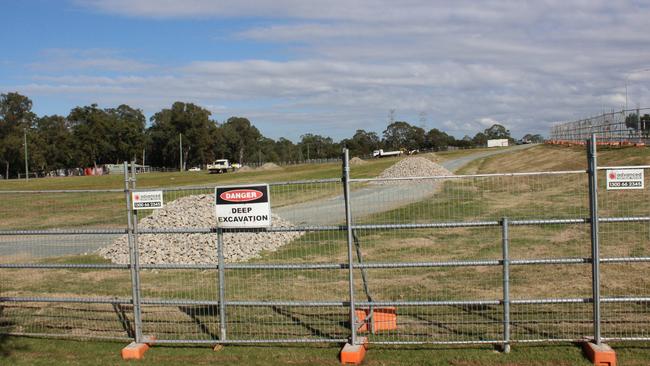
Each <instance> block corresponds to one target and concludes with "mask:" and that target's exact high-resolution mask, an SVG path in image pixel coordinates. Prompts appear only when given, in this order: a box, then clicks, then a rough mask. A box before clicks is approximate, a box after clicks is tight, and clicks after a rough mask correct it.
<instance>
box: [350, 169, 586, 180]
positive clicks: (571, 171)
mask: <svg viewBox="0 0 650 366" xmlns="http://www.w3.org/2000/svg"><path fill="white" fill-rule="evenodd" d="M585 173H587V170H563V171H555V172H525V173H493V174H466V175H439V176H421V177H398V178H351V179H350V182H384V181H409V180H424V179H431V180H443V179H466V178H489V177H526V176H533V175H564V174H585Z"/></svg>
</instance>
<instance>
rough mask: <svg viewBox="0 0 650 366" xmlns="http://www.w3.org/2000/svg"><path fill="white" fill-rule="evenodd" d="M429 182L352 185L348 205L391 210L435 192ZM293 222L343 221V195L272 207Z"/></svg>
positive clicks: (357, 214)
mask: <svg viewBox="0 0 650 366" xmlns="http://www.w3.org/2000/svg"><path fill="white" fill-rule="evenodd" d="M531 146H533V145H516V146H512V147H509V148H506V149H498V150H492V151H483V152H479V153H476V154H470V155H467V156H464V157H460V158H456V159H449V160H447V161H445V162H442V163H441V165H442V166H444V167H445V168H447V169H448V170H450V171H452V172H454V171H456V170H458V169H460V168H461V167H463V166H465V165H466V164H468V163H470V162H471V161H473V160H476V159H480V158H484V157H487V156H492V155H497V154H501V153H505V152H511V151H517V150H521V149H526V148H529V147H531ZM436 182H437V181H435V180H429V181H420V182H414V181H403V182H402V183H401V184H381V185H380V184H366V185H365V187H364V188H360V189H354V186H352V193H351V202H350V204H351V206H352V216H353V219H358V218H361V217H364V216H367V215H370V214H374V213H379V212H385V211H390V210H393V209H395V208H398V207H401V206H404V205H408V204H410V203H414V202H418V201H420V200H422V199H424V198H426V197H430V196H431V195H433V194H434V193H435V192H436V189H437V188H438V185H439V184H438V183H436ZM273 212H274V213H276V214H278V215H280V216H281V217H282V218H284V219H286V220H289V221H291V222H292V223H294V224H295V225H334V224H341V223H344V222H345V208H344V203H343V195H340V196H336V197H332V198H328V199H324V200H321V201H312V202H307V203H303V204H299V205H293V206H286V207H280V208H276V209H274V210H273Z"/></svg>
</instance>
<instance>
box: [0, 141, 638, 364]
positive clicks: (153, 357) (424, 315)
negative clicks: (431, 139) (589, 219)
mask: <svg viewBox="0 0 650 366" xmlns="http://www.w3.org/2000/svg"><path fill="white" fill-rule="evenodd" d="M466 153H467V152H465V151H460V152H453V153H450V154H446V155H445V154H440V155H439V156H441V157H439V158H440V159H444V158H446V157H449V156H460V155H461V154H466ZM454 154H455V155H454ZM649 157H650V153H648V151H647V150H646V149H631V148H630V149H621V150H605V151H602V152H601V154H600V155H599V158H600V165H605V164H606V165H610V164H611V165H613V164H617V165H629V164H647V163H648V162H650V159H649ZM393 162H394V161H387V160H377V161H373V162H372V163H370V164H367V165H364V166H362V167H360V168H359V169H357V168H356V167H354V168H353V172H355V170H356V173H355V174H357V175H356V176H357V177H367V176H373V175H376V174H377V173H378V172H379V171H381V170H383V169H384V168H385V167H387V166H388V165H390V164H391V163H393ZM585 165H586V157H585V153H584V150H583V149H580V148H564V147H550V146H538V147H534V148H532V149H530V150H527V151H520V152H513V153H506V154H503V155H500V156H493V157H488V158H484V159H479V160H477V161H475V162H473V163H471V164H469V165H468V166H466V167H464V168H463V169H462V170H461V171H462V172H463V173H494V172H504V171H507V172H517V171H540V170H559V169H561V170H565V169H584V167H585ZM291 169H295V171H291V170H289V169H287V171H285V172H283V173H280V174H279V175H277V176H276V174H278V173H275V172H273V173H269V175H259V176H257V175H256V176H253V178H250V177H249V178H250V179H255V180H258V179H264V180H266V181H272V179H277V180H282V181H284V180H293V179H314V178H320V177H323V178H324V177H332V176H337V174H340V167H339V166H336V165H335V166H328V165H326V166H321V167H319V171H312V170H313V169H307V168H306V167H292V168H291ZM321 170H322V171H321ZM325 172H326V173H325ZM173 174H175V173H173ZM238 174H239V173H238ZM241 174H249V173H241ZM250 174H262V173H250ZM292 174H295V175H292ZM328 174H331V175H329V176H328ZM144 176H145V175H143V176H141V177H139V185H140V186H143V184H144V185H146V184H151V185H162V184H164V183H163V182H164V181H165V180H166V178H170V177H169V176H167V177H166V176H165V175H161V176H160V177H157V176H149V179H151V181H150V182H149V183H140V182H141V181H145V178H144ZM197 176H198V175H197ZM198 177H199V178H197V180H202V179H208V178H209V179H218V180H219V179H223V180H224V182H226V181H227V180H228V179H235V180H238V179H242V180H245V179H244V178H245V177H244V176H241V178H240V177H236V176H235V175H231V176H230V177H228V176H227V175H224V176H217V177H214V176H209V175H207V178H206V176H205V175H204V176H198ZM298 177H301V178H298ZM88 178H90V179H94V178H97V182H98V183H97V184H100V183H101V184H108V183H107V182H108V181H109V180H110V179H113V178H112V177H80V178H71V179H79V181H80V182H81V181H82V179H88ZM179 179H188V180H187V181H184V183H182V184H188V185H195V184H212V183H205V182H203V181H201V183H198V182H196V181H194V180H192V179H190V178H187V177H180V178H179ZM58 180H60V179H58V178H57V179H53V181H58ZM170 180H171V179H170ZM175 180H176V179H174V181H175ZM585 180H586V178H585V177H584V176H571V177H568V178H567V177H536V178H534V179H533V178H526V177H521V178H501V177H500V178H482V179H469V178H468V179H462V180H452V181H447V182H444V183H443V184H442V185H441V187H440V190H439V192H438V193H437V194H436V195H435V196H433V197H431V198H429V199H427V200H424V201H421V202H417V203H413V204H410V205H406V206H403V207H400V208H396V209H393V210H389V211H386V212H382V213H379V214H376V215H373V216H371V217H367V218H364V222H373V223H377V222H382V223H411V222H427V221H449V220H451V221H459V220H464V221H471V220H487V219H498V218H500V217H502V216H508V217H515V218H551V217H555V218H557V217H558V216H559V217H567V218H569V217H585V216H586V215H587V213H588V206H587V200H586V195H585V189H586V186H585V185H584V181H585ZM42 181H46V180H42ZM228 182H229V183H230V182H231V181H228ZM232 182H234V181H232ZM10 183H13V182H10ZM38 183H39V182H38V181H35V182H34V183H30V184H34V185H35V186H34V187H32V189H41V188H44V187H47V188H52V187H51V186H48V185H49V184H53V183H50V182H45V183H42V184H44V185H42V186H38ZM57 183H58V182H57ZM117 183H119V180H118V181H117ZM601 183H602V180H601ZM111 184H112V183H111ZM646 184H648V182H646ZM172 185H176V183H172ZM76 188H88V187H76ZM12 189H15V188H12ZM391 199H393V200H399V199H400V197H399V195H396V196H395V197H392V198H391ZM601 200H602V202H601V207H602V210H603V212H604V213H605V214H608V215H613V216H616V215H635V214H639V215H640V214H647V213H646V211H647V209H646V207H648V206H647V203H648V196H647V194H645V193H643V194H640V195H639V194H637V195H630V194H628V193H627V192H622V193H621V192H617V193H612V194H603V195H602V196H601ZM89 202H90V201H89ZM101 202H102V201H99V202H97V203H96V204H97V205H98V206H97V207H103V206H102V205H103V204H102V203H101ZM640 202H641V203H642V204H639V203H640ZM77 205H78V203H77ZM64 207H65V206H56V205H53V206H50V209H51V210H52V211H53V212H55V211H56V210H54V209H57V210H59V211H60V209H61V208H64ZM70 207H78V206H75V204H71V206H70ZM63 211H64V212H65V210H63ZM70 211H73V210H70ZM120 212H121V211H120V210H116V211H115V215H117V216H116V217H119V215H120ZM8 216H9V215H8ZM82 217H83V220H89V221H92V220H96V221H97V222H102V220H110V216H108V217H107V216H103V217H102V216H98V217H97V218H91V217H87V215H82ZM602 230H603V234H602V241H603V248H602V252H603V256H624V255H630V256H645V255H650V251H649V250H648V249H647V248H648V242H649V239H648V238H649V237H650V233H649V232H648V228H647V225H642V224H635V223H628V224H625V225H623V226H618V227H613V226H610V227H607V226H606V225H604V226H603V228H602ZM358 236H359V239H360V242H361V245H362V251H363V255H364V259H365V260H366V261H368V262H381V261H413V260H436V261H446V260H474V259H498V258H499V257H500V253H501V252H500V249H501V247H500V228H476V229H467V228H458V229H445V230H408V231H399V232H395V231H377V230H375V231H360V232H359V233H358ZM396 243H399V245H396ZM450 244H451V245H450ZM588 256H589V236H588V226H586V225H568V226H544V227H542V226H530V227H517V228H513V230H512V232H511V257H512V258H531V257H532V258H551V257H581V258H582V257H588ZM345 260H346V249H345V238H344V236H343V235H342V233H308V234H306V235H304V236H302V237H301V238H300V239H298V240H297V241H295V242H293V243H292V244H290V245H287V246H285V247H282V248H281V249H280V250H278V251H276V252H273V253H265V254H264V255H263V256H262V258H260V259H257V260H255V263H325V262H335V263H340V262H344V261H345ZM23 261H24V260H23ZM39 262H40V263H52V262H55V263H106V262H105V261H104V260H103V259H101V258H99V257H97V256H94V255H86V256H75V257H63V258H57V259H51V258H50V259H46V260H40V261H39ZM604 267H605V266H604ZM589 271H590V266H589V265H588V264H585V265H574V266H536V267H523V266H520V267H513V268H512V275H511V287H512V294H513V297H514V298H543V297H549V296H555V297H572V296H574V297H575V296H581V297H589V296H590V287H589V286H590V280H589V273H590V272H589ZM603 271H604V272H603V295H604V296H614V295H620V296H625V295H628V296H629V295H646V296H647V294H648V289H649V288H650V284H649V283H648V280H647V279H646V277H647V276H645V275H644V273H647V265H645V264H627V265H609V267H607V268H604V269H603ZM368 272H369V278H370V282H369V284H370V289H371V291H372V293H373V296H374V297H375V299H379V300H453V299H457V300H460V299H499V298H500V296H501V295H500V291H501V288H500V276H501V272H500V267H477V268H472V267H466V268H437V269H417V268H415V269H399V270H395V269H375V270H369V271H368ZM1 275H2V277H3V278H21V281H9V282H2V287H1V288H0V289H1V290H2V293H3V296H30V295H35V294H40V295H43V294H45V295H47V296H82V295H86V296H88V295H90V296H117V297H128V296H129V295H130V294H129V287H128V283H129V274H128V271H123V270H111V271H97V270H49V271H47V273H44V271H40V270H8V269H5V270H2V272H1ZM346 275H347V272H345V271H332V270H305V271H301V272H299V273H296V272H291V271H275V270H274V271H262V270H229V271H228V272H227V278H228V282H227V288H226V293H227V294H228V298H229V299H231V300H265V301H268V300H309V299H316V300H331V299H345V298H346V294H345V281H346ZM215 278H216V271H185V270H168V271H162V270H161V271H145V272H143V274H142V282H143V296H144V297H148V298H165V299H183V298H191V299H208V300H209V299H214V298H216V285H215ZM355 278H356V279H357V283H356V284H355V285H356V293H357V296H358V297H360V298H362V299H363V297H364V292H363V289H362V286H361V283H360V281H359V278H360V273H359V272H358V271H357V273H356V274H355ZM459 278H460V279H462V280H459ZM286 284H291V286H286ZM41 305H42V306H36V307H35V308H32V309H24V308H22V309H19V308H18V307H9V306H7V307H5V309H4V314H5V316H6V315H7V314H10V315H11V316H13V317H14V320H18V324H14V326H19V327H23V328H21V329H23V330H27V331H39V330H41V331H42V330H45V331H48V332H55V333H68V334H69V333H72V334H77V335H78V336H84V335H104V336H116V335H117V336H124V334H125V330H124V329H123V322H120V320H119V317H117V316H116V315H117V314H118V313H119V311H117V310H116V309H114V308H111V307H109V306H103V305H102V306H99V305H98V306H89V307H85V308H84V309H83V310H84V312H85V313H82V315H81V316H79V314H80V310H81V308H80V307H79V306H76V305H74V306H73V305H57V306H45V305H43V304H41ZM590 306H591V305H590V304H568V305H556V306H523V305H522V306H513V309H512V317H513V339H531V338H533V339H535V338H538V337H551V338H562V337H569V338H572V337H580V335H581V334H589V332H590V327H589V315H590V314H589V311H590V310H589V309H590ZM172 310H173V311H172ZM216 310H217V309H216V308H213V307H205V308H203V309H189V308H182V307H179V308H177V309H172V308H170V307H167V308H163V307H156V306H150V307H146V308H145V313H144V319H145V332H148V333H156V334H157V335H158V336H159V338H166V337H169V338H175V337H199V338H202V339H210V337H213V334H217V333H218V332H217V329H218V328H217V327H218V323H217V321H216V320H215V319H214V318H215V315H216ZM324 311H326V312H325V313H323V312H324ZM124 312H125V313H126V317H127V318H128V317H129V315H128V307H127V308H126V310H125V311H124ZM399 314H400V315H399V318H398V319H399V320H398V321H399V330H398V331H395V332H389V333H386V334H380V335H377V336H374V339H375V340H413V341H418V340H427V339H436V340H443V341H444V340H458V339H460V340H465V339H468V340H471V339H498V337H499V336H500V331H501V317H502V314H501V308H500V307H499V306H489V307H483V308H462V307H453V306H450V307H437V308H435V309H431V308H427V309H421V308H417V307H400V309H399ZM648 315H649V314H648V309H647V306H646V304H645V303H631V304H626V305H625V306H622V305H616V306H614V305H612V306H609V307H605V313H604V321H605V323H606V324H605V326H604V330H605V332H609V334H631V335H636V334H642V335H644V334H645V333H646V332H648V329H646V327H645V324H647V322H648V319H649V318H650V317H649V316H648ZM6 318H11V317H10V316H6ZM251 319H253V320H254V322H253V324H251ZM89 320H91V321H90V322H89ZM345 322H346V314H345V310H344V309H334V308H330V309H328V308H322V309H321V308H316V309H315V310H314V311H308V310H305V309H296V308H291V307H279V308H277V309H261V308H253V309H250V308H246V309H241V310H238V309H232V310H231V312H230V313H229V323H228V324H229V329H230V332H231V333H230V334H232V335H233V336H234V337H240V339H250V338H255V337H260V336H267V337H272V338H283V337H314V338H319V337H324V336H332V337H345V334H346V332H347V330H346V329H347V325H346V323H345ZM61 323H62V324H61ZM55 324H57V326H55ZM89 324H93V325H92V326H90V327H89ZM477 324H480V326H477ZM305 325H309V327H306V326H305ZM10 326H11V324H7V323H5V328H7V327H10ZM4 342H5V343H4V350H7V351H6V352H9V353H11V354H14V355H17V356H18V357H20V358H22V357H24V358H25V360H30V359H31V360H32V362H31V364H37V363H38V362H40V361H38V357H39V356H38V354H39V351H40V350H41V349H43V348H46V349H53V348H55V347H51V346H50V343H53V344H60V345H62V346H61V348H62V349H63V350H69V349H70V348H73V349H77V348H79V347H80V346H86V344H85V343H84V344H82V343H77V342H73V341H49V340H48V341H42V340H37V339H25V338H7V339H5V340H4ZM45 343H47V344H48V345H47V347H45V346H44V345H43V344H45ZM645 345H646V344H640V346H637V345H634V344H629V345H625V347H623V348H621V350H622V353H621V364H623V365H627V364H630V365H635V364H638V365H641V364H646V362H644V360H645V359H647V358H648V356H649V354H648V352H647V350H646V348H645V347H644V346H645ZM120 346H122V344H121V343H103V342H92V343H89V344H88V348H89V350H91V351H90V352H88V353H89V354H88V355H87V354H86V353H85V352H84V353H81V355H80V356H77V355H78V352H76V351H75V352H74V353H73V357H91V356H90V354H92V353H93V351H92V350H95V351H94V352H97V353H101V354H106V355H107V356H106V357H107V364H114V362H115V361H116V357H115V355H116V354H117V350H118V349H119V348H120ZM33 349H39V351H33ZM57 349H58V348H57ZM513 350H514V351H513V353H512V354H511V355H501V354H495V353H493V352H492V351H491V348H487V347H470V348H462V349H460V350H459V349H456V348H434V349H431V348H427V347H424V348H416V349H413V348H410V347H394V348H391V347H374V348H373V350H372V351H371V353H370V355H372V357H371V356H370V355H369V357H368V364H387V365H388V364H419V363H422V364H451V365H470V364H477V363H480V364H485V365H501V364H507V365H535V364H538V365H545V364H551V362H553V364H566V365H575V364H586V363H585V362H584V361H583V360H582V356H581V352H580V350H579V349H578V348H576V347H574V346H572V345H547V346H524V345H517V346H515V347H514V348H513ZM51 352H53V354H56V355H59V356H56V359H58V360H61V362H74V361H73V360H74V359H73V358H72V357H67V356H65V355H64V354H61V352H58V351H51ZM68 352H69V351H68ZM48 353H49V352H45V353H42V352H41V353H40V354H48ZM64 353H65V352H64ZM335 353H336V348H332V347H322V346H318V347H308V346H306V347H302V346H298V347H286V346H285V347H226V350H225V351H222V352H221V353H211V352H210V351H209V350H207V349H206V348H171V347H157V348H156V349H154V350H153V351H150V352H149V354H148V355H147V357H148V359H149V361H148V362H157V363H159V364H160V363H162V364H165V362H169V364H172V363H180V362H190V363H196V364H201V363H207V362H214V361H215V360H216V361H219V360H220V361H221V362H224V363H228V362H231V363H236V362H242V363H251V364H256V363H258V364H268V360H266V359H264V356H266V355H272V357H273V362H276V363H287V362H288V363H291V364H307V363H309V364H314V363H315V364H329V363H332V364H333V363H336V360H335V359H334V358H333V355H334V354H335ZM432 354H435V355H436V359H435V361H434V360H433V359H432V356H431V355H432ZM21 355H22V356H21ZM437 357H440V358H439V359H438V358H437ZM11 360H12V361H14V359H11ZM18 364H20V363H18ZM26 364H30V363H29V362H27V363H26ZM80 364H83V363H80ZM99 364H101V363H99Z"/></svg>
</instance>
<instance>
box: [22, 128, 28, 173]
mask: <svg viewBox="0 0 650 366" xmlns="http://www.w3.org/2000/svg"><path fill="white" fill-rule="evenodd" d="M23 137H24V140H25V181H26V182H27V181H29V166H28V162H27V128H26V127H25V128H23Z"/></svg>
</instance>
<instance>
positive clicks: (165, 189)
mask: <svg viewBox="0 0 650 366" xmlns="http://www.w3.org/2000/svg"><path fill="white" fill-rule="evenodd" d="M340 182H341V178H324V179H305V180H296V181H282V182H269V183H268V185H269V186H287V185H294V184H295V185H304V184H319V183H340ZM219 186H221V184H211V185H206V186H181V187H159V188H147V187H142V188H138V189H137V191H138V192H145V191H163V192H178V191H188V190H202V189H203V190H214V189H215V188H216V187H219Z"/></svg>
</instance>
